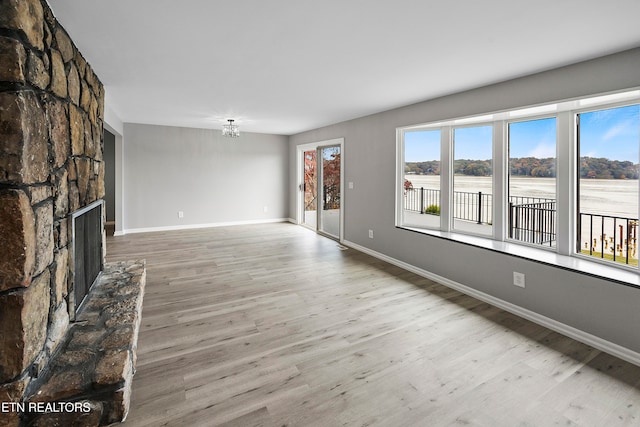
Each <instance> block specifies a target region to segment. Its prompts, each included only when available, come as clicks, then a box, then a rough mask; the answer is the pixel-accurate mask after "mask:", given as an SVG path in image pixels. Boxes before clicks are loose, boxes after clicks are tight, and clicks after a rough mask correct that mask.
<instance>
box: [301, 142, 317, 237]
mask: <svg viewBox="0 0 640 427" xmlns="http://www.w3.org/2000/svg"><path fill="white" fill-rule="evenodd" d="M316 153H317V150H316V149H313V150H308V151H305V152H303V154H302V156H303V159H304V165H303V171H304V172H303V173H304V177H303V179H304V181H303V184H302V192H303V194H304V197H303V206H304V216H303V218H302V223H303V224H304V225H306V226H308V227H311V228H313V229H314V230H316V229H317V227H318V192H317V182H318V179H317V173H316V172H317V170H318V162H317V156H316Z"/></svg>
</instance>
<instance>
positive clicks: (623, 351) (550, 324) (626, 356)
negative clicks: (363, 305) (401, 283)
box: [343, 240, 640, 366]
mask: <svg viewBox="0 0 640 427" xmlns="http://www.w3.org/2000/svg"><path fill="white" fill-rule="evenodd" d="M343 244H344V245H345V246H349V247H350V248H353V249H355V250H357V251H360V252H364V253H366V254H368V255H371V256H372V257H374V258H378V259H381V260H383V261H386V262H388V263H389V264H393V265H395V266H398V267H400V268H403V269H405V270H407V271H410V272H412V273H415V274H417V275H419V276H422V277H425V278H427V279H430V280H433V281H434V282H437V283H440V284H442V285H444V286H447V287H449V288H452V289H455V290H457V291H460V292H462V293H464V294H466V295H469V296H472V297H474V298H476V299H479V300H480V301H484V302H486V303H488V304H491V305H493V306H495V307H498V308H501V309H503V310H505V311H508V312H509V313H513V314H515V315H516V316H520V317H522V318H524V319H527V320H530V321H532V322H534V323H537V324H539V325H541V326H544V327H546V328H548V329H551V330H552V331H555V332H558V333H560V334H562V335H565V336H567V337H569V338H573V339H575V340H576V341H580V342H582V343H584V344H587V345H590V346H591V347H593V348H596V349H598V350H601V351H604V352H606V353H609V354H611V355H613V356H616V357H618V358H620V359H622V360H626V361H627V362H629V363H633V364H634V365H637V366H640V353H638V352H635V351H633V350H630V349H628V348H626V347H623V346H621V345H619V344H615V343H612V342H610V341H607V340H604V339H602V338H600V337H597V336H595V335H591V334H589V333H587V332H584V331H582V330H580V329H576V328H574V327H573V326H569V325H566V324H564V323H561V322H558V321H557V320H554V319H551V318H549V317H546V316H543V315H541V314H538V313H536V312H534V311H531V310H528V309H526V308H522V307H520V306H518V305H515V304H512V303H510V302H507V301H504V300H501V299H499V298H496V297H494V296H492V295H489V294H486V293H484V292H481V291H478V290H476V289H473V288H471V287H469V286H466V285H463V284H461V283H458V282H455V281H453V280H450V279H447V278H446V277H442V276H439V275H437V274H434V273H431V272H429V271H427V270H423V269H421V268H418V267H416V266H414V265H411V264H408V263H406V262H404V261H400V260H397V259H395V258H391V257H389V256H387V255H384V254H381V253H379V252H376V251H374V250H371V249H369V248H365V247H364V246H360V245H358V244H356V243H353V242H350V241H347V240H345V241H344V242H343Z"/></svg>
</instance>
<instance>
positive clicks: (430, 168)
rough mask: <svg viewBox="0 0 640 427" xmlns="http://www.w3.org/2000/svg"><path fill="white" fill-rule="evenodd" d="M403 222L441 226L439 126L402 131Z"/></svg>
mask: <svg viewBox="0 0 640 427" xmlns="http://www.w3.org/2000/svg"><path fill="white" fill-rule="evenodd" d="M403 169H404V181H403V183H402V186H403V197H404V201H403V207H404V209H403V214H404V221H405V223H410V224H414V225H422V226H425V227H428V228H439V227H440V130H415V131H410V132H406V133H405V134H404V167H403Z"/></svg>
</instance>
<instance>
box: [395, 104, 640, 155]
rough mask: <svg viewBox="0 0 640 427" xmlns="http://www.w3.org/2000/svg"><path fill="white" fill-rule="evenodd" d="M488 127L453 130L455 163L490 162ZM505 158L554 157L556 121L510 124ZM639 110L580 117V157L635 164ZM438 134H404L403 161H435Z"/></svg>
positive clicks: (639, 145) (639, 141)
mask: <svg viewBox="0 0 640 427" xmlns="http://www.w3.org/2000/svg"><path fill="white" fill-rule="evenodd" d="M491 133H492V132H491V126H475V127H465V128H456V129H455V131H454V155H455V158H456V159H478V160H488V159H491V157H492V156H491ZM509 133H510V145H511V146H510V154H509V157H512V158H518V157H537V158H546V157H555V155H556V121H555V119H553V118H550V119H541V120H530V121H523V122H514V123H511V125H510V129H509ZM639 149H640V106H638V105H631V106H628V107H620V108H613V109H608V110H599V111H595V112H588V113H582V114H581V115H580V156H581V157H584V156H589V157H604V158H607V159H610V160H629V161H632V162H634V163H639V162H640V160H639V156H640V154H639ZM439 158H440V131H439V130H427V131H424V130H423V131H412V132H407V133H406V134H405V161H407V162H419V161H425V160H439Z"/></svg>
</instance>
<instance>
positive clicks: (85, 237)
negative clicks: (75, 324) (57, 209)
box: [72, 200, 104, 313]
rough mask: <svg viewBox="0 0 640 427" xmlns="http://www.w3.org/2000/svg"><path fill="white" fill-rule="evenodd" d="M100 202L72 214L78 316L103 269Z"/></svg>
mask: <svg viewBox="0 0 640 427" xmlns="http://www.w3.org/2000/svg"><path fill="white" fill-rule="evenodd" d="M102 208H103V201H102V200H98V201H96V202H94V203H91V204H90V205H88V206H86V207H84V208H82V209H80V210H78V211H76V212H74V213H73V214H72V236H73V265H74V284H73V287H74V291H73V296H74V301H75V303H74V306H75V310H74V313H77V312H78V310H79V309H80V307H81V306H82V302H83V301H84V299H85V297H86V296H87V294H88V293H89V290H90V289H91V287H92V286H93V284H94V283H95V282H96V281H97V279H98V276H99V275H100V272H101V271H102V269H103V267H104V265H103V262H104V260H103V256H102V254H103V248H102V244H103V242H102V234H103V233H102V231H103V229H104V224H103V217H102Z"/></svg>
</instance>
